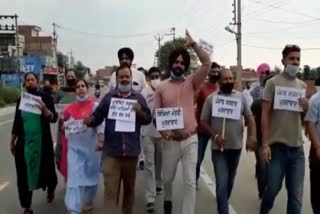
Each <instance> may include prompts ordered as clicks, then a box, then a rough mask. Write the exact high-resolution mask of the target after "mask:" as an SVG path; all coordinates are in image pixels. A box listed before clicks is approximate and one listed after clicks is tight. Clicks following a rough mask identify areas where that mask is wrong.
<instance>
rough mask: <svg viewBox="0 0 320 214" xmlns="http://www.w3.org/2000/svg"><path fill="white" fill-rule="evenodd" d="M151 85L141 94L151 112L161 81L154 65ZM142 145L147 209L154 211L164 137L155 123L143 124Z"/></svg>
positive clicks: (150, 75) (159, 190) (160, 182)
mask: <svg viewBox="0 0 320 214" xmlns="http://www.w3.org/2000/svg"><path fill="white" fill-rule="evenodd" d="M147 76H148V79H149V81H150V86H149V87H145V88H144V89H143V90H142V92H141V94H142V96H143V97H144V98H145V99H146V101H147V104H148V107H149V109H150V111H151V112H153V111H154V105H153V101H154V93H155V90H156V87H157V86H158V85H159V83H160V76H161V74H160V69H159V68H157V67H152V68H150V69H149V71H148V74H147ZM141 135H142V145H143V150H144V154H145V163H146V164H145V170H144V174H145V179H146V184H145V197H146V203H147V204H146V211H147V212H149V213H152V212H154V208H155V200H156V196H157V195H159V194H161V193H162V188H163V183H162V143H163V139H162V137H161V135H160V133H159V132H158V131H157V129H156V127H155V125H154V124H153V123H151V124H149V125H147V126H143V127H142V130H141Z"/></svg>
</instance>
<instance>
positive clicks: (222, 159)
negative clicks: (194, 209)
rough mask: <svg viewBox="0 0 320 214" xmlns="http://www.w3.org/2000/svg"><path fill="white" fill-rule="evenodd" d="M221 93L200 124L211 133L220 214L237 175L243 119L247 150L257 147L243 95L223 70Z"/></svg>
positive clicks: (211, 101) (213, 96)
mask: <svg viewBox="0 0 320 214" xmlns="http://www.w3.org/2000/svg"><path fill="white" fill-rule="evenodd" d="M219 84H220V89H219V91H218V92H215V93H213V94H211V95H210V96H209V97H208V98H207V100H206V102H205V103H204V106H203V110H202V115H201V124H202V127H203V128H204V129H205V130H206V132H208V133H210V136H211V141H212V147H211V148H212V162H213V166H214V174H215V178H216V194H217V204H218V211H219V214H228V213H229V204H228V201H229V198H230V195H231V192H232V188H233V183H234V179H235V176H236V173H237V168H238V164H239V159H240V155H241V149H242V145H243V129H244V127H243V117H244V119H245V121H246V123H247V126H248V131H247V142H246V149H247V150H249V151H254V149H255V146H256V130H255V122H254V118H253V116H252V113H251V110H250V106H249V105H248V102H247V101H246V99H245V97H244V95H243V94H242V93H241V92H239V91H235V90H233V87H234V79H233V75H232V72H231V71H230V70H223V71H222V72H221V78H220V81H219Z"/></svg>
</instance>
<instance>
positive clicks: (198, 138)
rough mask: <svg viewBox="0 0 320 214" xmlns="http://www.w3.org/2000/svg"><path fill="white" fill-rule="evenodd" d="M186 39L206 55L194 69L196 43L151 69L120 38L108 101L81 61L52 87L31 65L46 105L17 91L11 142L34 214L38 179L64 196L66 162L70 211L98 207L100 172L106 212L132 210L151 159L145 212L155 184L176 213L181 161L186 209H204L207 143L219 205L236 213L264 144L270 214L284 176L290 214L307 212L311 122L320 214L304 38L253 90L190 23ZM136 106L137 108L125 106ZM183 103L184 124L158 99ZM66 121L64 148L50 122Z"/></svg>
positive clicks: (262, 175)
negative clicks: (247, 162) (250, 162)
mask: <svg viewBox="0 0 320 214" xmlns="http://www.w3.org/2000/svg"><path fill="white" fill-rule="evenodd" d="M186 45H187V47H189V48H192V49H193V50H194V52H195V53H196V54H197V56H198V58H199V60H200V62H201V65H200V66H199V68H198V69H197V70H195V71H194V72H191V74H190V75H185V74H186V72H187V71H188V70H189V69H190V55H189V53H188V51H187V50H186V49H176V50H174V51H173V52H172V53H171V54H170V57H169V59H168V64H169V68H168V70H169V71H170V77H168V78H167V79H163V78H162V73H161V71H160V69H159V68H157V67H152V68H150V69H149V70H148V71H146V72H145V74H144V73H142V72H141V71H139V70H134V69H131V64H132V61H133V59H134V52H133V51H132V50H131V49H130V48H122V49H120V50H119V51H118V58H119V64H120V65H119V67H118V68H117V70H116V71H115V72H114V73H113V74H112V76H111V79H110V83H109V91H108V92H107V94H106V95H105V96H104V97H103V98H102V100H101V101H100V102H99V103H98V102H97V101H96V100H95V99H94V98H91V97H90V96H89V93H88V89H89V86H88V83H87V82H86V81H85V80H83V79H77V78H76V76H75V73H74V72H73V71H69V72H67V74H66V82H67V86H66V87H64V88H61V89H60V90H59V92H58V93H57V94H56V95H55V96H54V97H53V96H52V92H51V91H50V90H49V89H48V87H47V84H46V87H44V90H43V91H40V90H39V89H38V77H37V76H36V75H35V74H33V73H27V74H25V89H26V90H25V91H26V92H27V93H29V94H32V95H33V96H37V97H40V98H41V99H40V101H39V100H38V101H37V107H38V108H39V109H40V111H41V112H40V114H35V113H32V112H26V111H24V110H21V108H19V105H20V102H21V100H22V99H23V97H21V98H19V100H18V102H17V108H16V113H15V118H14V123H13V128H12V140H11V144H10V150H11V152H12V154H13V155H14V157H15V164H16V169H17V170H16V171H17V180H18V182H17V183H18V193H19V200H20V204H21V207H22V208H23V209H24V212H23V213H24V214H32V213H33V211H32V208H31V207H32V206H31V205H32V192H33V190H36V189H40V188H42V189H44V190H46V191H47V201H48V203H51V202H52V201H53V200H54V198H55V188H56V186H57V175H56V171H55V168H56V167H57V169H58V170H59V172H60V173H61V175H62V176H63V177H64V181H65V183H66V194H65V206H66V208H67V210H68V213H70V214H79V213H93V207H94V206H93V204H94V203H93V202H94V199H95V196H96V193H97V189H98V182H99V175H100V174H101V173H102V174H103V178H104V202H105V211H106V213H109V214H115V213H118V211H119V209H120V210H121V213H122V214H132V213H133V207H134V203H135V183H136V173H137V167H138V168H140V169H143V170H144V171H143V173H144V179H145V185H144V191H145V206H146V207H145V209H146V211H147V212H148V213H153V212H155V202H156V198H157V195H159V194H162V193H163V194H164V203H163V212H164V213H165V214H171V213H172V209H173V206H175V205H174V204H173V198H172V197H173V181H174V179H175V175H176V171H177V167H178V164H179V163H180V162H181V164H182V174H183V176H182V179H183V190H182V191H183V198H182V207H181V208H179V210H180V213H182V214H194V212H195V204H196V190H197V188H198V180H199V177H200V168H201V163H202V161H203V159H204V155H205V151H206V150H207V146H208V143H209V142H210V145H209V146H210V150H211V159H212V163H213V167H214V176H215V181H216V196H217V197H216V200H217V209H218V213H219V214H228V213H229V198H230V196H231V194H232V189H233V184H234V181H235V179H236V175H237V168H238V164H239V160H240V156H241V150H242V148H243V146H245V149H246V150H248V151H251V152H254V153H255V157H256V173H255V176H256V179H257V187H258V188H257V190H258V191H257V192H258V194H257V195H258V197H259V199H261V209H260V214H267V213H269V212H270V210H271V209H272V207H273V204H274V201H275V199H276V196H277V195H278V193H279V191H280V190H281V187H282V183H283V180H284V179H285V184H286V189H287V195H288V201H287V213H288V214H300V213H301V209H302V198H303V186H304V174H305V156H304V149H303V143H304V142H303V136H302V134H303V128H304V125H305V128H306V134H307V135H308V137H309V138H310V140H311V142H312V147H311V155H310V181H311V203H312V208H313V211H314V213H320V203H319V197H318V195H319V193H318V190H319V184H318V179H320V170H319V166H320V165H319V160H320V125H319V123H318V120H320V116H319V115H320V108H319V107H320V95H319V93H316V94H315V95H314V96H312V97H311V99H310V100H308V99H307V98H306V97H305V88H306V85H305V83H304V82H303V81H301V80H299V79H298V78H296V74H297V72H298V70H299V66H300V52H301V50H300V48H299V47H298V46H296V45H287V46H285V48H284V49H283V52H282V63H283V66H284V71H283V72H281V73H278V74H272V72H271V69H270V66H269V65H268V64H265V63H264V64H262V65H260V66H259V67H258V69H257V75H258V77H259V79H258V81H257V82H256V83H254V84H253V85H252V86H251V87H249V86H248V87H247V86H246V89H245V90H247V91H246V93H244V92H242V91H240V90H236V88H237V87H239V86H236V85H235V78H234V76H233V73H232V72H231V71H230V70H229V69H225V68H222V67H220V65H219V64H218V63H216V62H211V60H210V58H209V56H208V54H207V53H206V52H205V51H204V50H203V49H202V48H201V47H200V46H199V45H198V44H197V43H196V42H194V40H193V39H192V37H191V36H190V35H189V33H188V32H187V33H186ZM299 93H300V95H299ZM297 94H298V95H299V96H296V95H297ZM281 96H282V97H285V98H281ZM248 98H249V99H248ZM281 99H282V100H281ZM117 103H118V104H119V103H126V104H125V105H123V107H121V108H119V109H120V110H119V112H118V114H117V113H115V111H114V110H115V109H117ZM128 103H129V104H128ZM219 103H220V104H221V103H227V104H231V105H234V106H235V108H233V111H234V112H235V113H234V114H233V113H232V115H231V116H232V117H231V116H230V117H229V116H228V117H227V116H221V114H222V115H226V114H223V112H225V111H224V110H223V108H222V109H219V110H217V108H218V105H217V104H219ZM286 103H289V104H290V105H287V104H286ZM54 104H56V105H54ZM126 105H129V113H127V112H121V109H122V110H123V111H125V110H124V109H126V107H128V106H126ZM173 108H174V109H176V110H175V112H176V113H175V115H176V114H177V115H180V116H179V119H178V120H177V121H180V122H177V121H176V123H179V124H180V125H181V126H180V127H179V128H171V129H170V128H167V129H162V128H161V127H160V126H161V123H160V122H159V120H160V119H159V117H158V114H159V113H158V112H159V110H161V109H166V110H168V109H173ZM130 111H131V113H130ZM177 112H178V113H177ZM127 114H128V115H127ZM120 115H126V116H128V117H131V116H130V115H134V116H133V118H134V119H133V120H131V121H130V120H127V121H122V120H121V119H119V118H118V117H117V116H119V117H120ZM172 115H173V114H172ZM57 121H58V132H57V136H56V137H57V144H56V148H55V151H54V148H53V140H52V135H51V131H50V123H56V122H57ZM245 127H247V129H246V131H245ZM245 133H246V136H245V137H244V134H245ZM244 141H245V144H244V143H243V142H244ZM121 187H122V189H123V190H122V192H123V194H122V196H123V199H122V206H121V208H120V207H119V201H120V199H119V197H120V193H121ZM160 213H162V211H160ZM207 213H214V211H208V212H207Z"/></svg>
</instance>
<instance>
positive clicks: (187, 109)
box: [154, 32, 211, 214]
mask: <svg viewBox="0 0 320 214" xmlns="http://www.w3.org/2000/svg"><path fill="white" fill-rule="evenodd" d="M186 41H187V46H188V47H192V48H193V50H194V51H195V52H196V54H197V55H198V57H199V59H200V61H201V63H202V66H201V67H200V68H198V69H197V70H196V71H195V72H193V73H192V74H191V75H189V76H187V77H186V76H184V73H185V72H187V70H188V68H189V65H190V55H189V53H188V51H187V50H186V49H176V50H174V51H173V52H172V53H171V54H170V56H169V69H170V71H171V74H170V75H171V76H170V78H169V79H167V80H165V81H163V82H162V83H161V84H160V85H159V86H158V87H157V88H156V92H155V95H154V109H159V108H170V107H181V108H182V117H183V128H182V129H178V130H167V131H161V132H160V134H161V136H162V137H163V138H164V140H165V142H164V144H163V148H162V154H163V159H162V164H163V182H164V211H165V214H171V213H172V183H173V181H174V178H175V174H176V170H177V167H178V163H179V162H180V161H181V162H182V164H183V174H184V176H183V179H184V188H183V191H184V194H183V195H184V196H183V203H182V204H183V205H182V209H178V210H181V213H183V214H193V213H194V208H195V202H196V174H195V171H196V165H197V151H198V138H197V135H196V133H197V121H196V118H195V115H194V103H195V102H194V98H195V95H196V92H197V91H198V90H199V88H200V86H201V85H202V83H203V82H204V80H205V79H206V76H207V75H208V72H209V70H210V66H211V63H210V58H209V56H208V54H207V53H206V52H205V51H204V50H203V49H202V48H201V47H199V46H198V45H197V44H196V43H195V42H194V41H193V39H192V37H191V36H190V35H189V33H188V32H186Z"/></svg>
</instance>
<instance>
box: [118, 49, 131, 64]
mask: <svg viewBox="0 0 320 214" xmlns="http://www.w3.org/2000/svg"><path fill="white" fill-rule="evenodd" d="M118 59H119V64H120V65H122V64H127V65H128V66H129V67H131V65H132V61H133V59H134V53H133V51H132V50H131V49H130V48H121V49H120V50H119V51H118Z"/></svg>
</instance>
